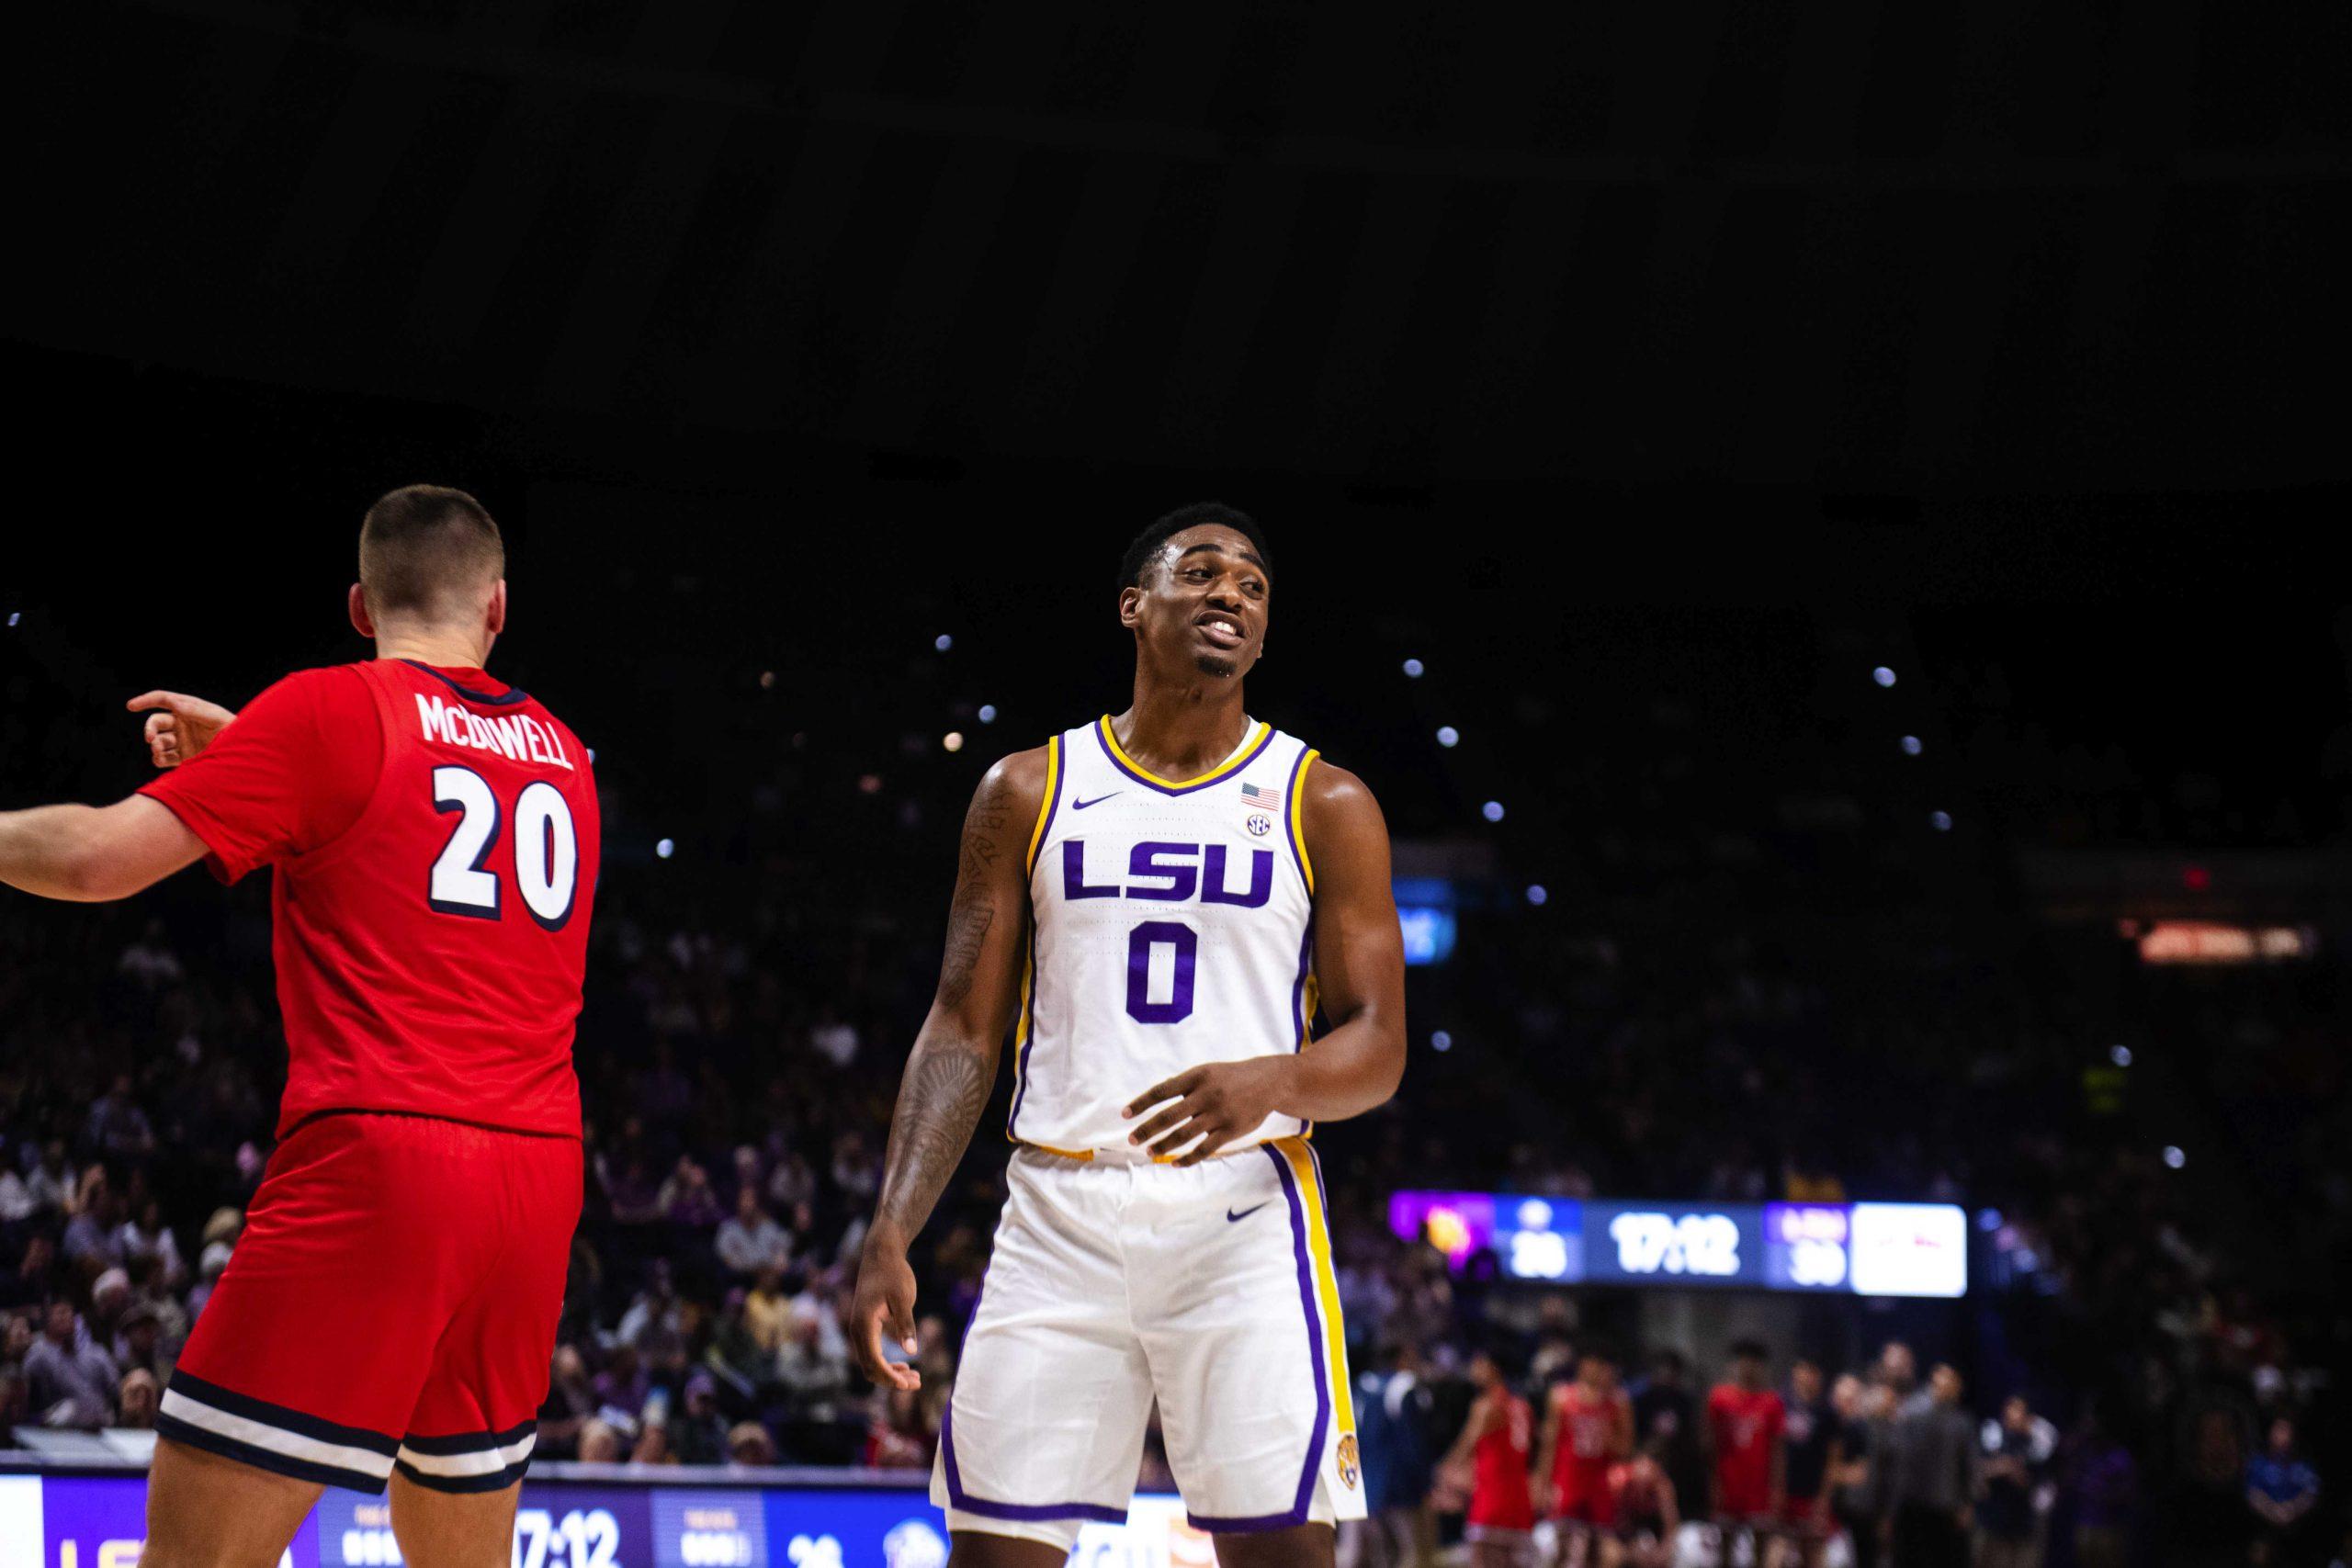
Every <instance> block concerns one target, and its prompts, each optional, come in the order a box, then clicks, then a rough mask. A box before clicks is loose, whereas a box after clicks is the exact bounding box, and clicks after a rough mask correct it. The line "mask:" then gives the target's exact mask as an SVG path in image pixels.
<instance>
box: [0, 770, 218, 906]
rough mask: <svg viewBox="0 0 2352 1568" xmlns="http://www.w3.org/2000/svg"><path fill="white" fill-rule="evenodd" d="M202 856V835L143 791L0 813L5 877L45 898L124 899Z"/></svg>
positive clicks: (0, 878) (1, 876)
mask: <svg viewBox="0 0 2352 1568" xmlns="http://www.w3.org/2000/svg"><path fill="white" fill-rule="evenodd" d="M202 858H204V840H201V839H199V838H198V837H197V836H196V835H195V834H194V833H192V832H190V831H189V830H188V829H187V824H185V823H183V822H182V821H181V820H180V819H179V818H177V817H175V816H174V815H173V814H172V813H171V811H170V810H169V809H168V808H166V807H164V806H162V805H160V804H158V803H157V802H155V801H153V800H150V799H148V798H147V797H146V796H145V795H131V796H130V797H129V798H128V799H125V800H119V801H117V802H115V804H113V805H112V806H103V807H100V806H41V807H34V808H33V809H31V810H29V811H6V812H0V882H5V883H6V884H7V885H8V886H11V887H19V888H22V889H23V890H24V891H26V892H28V893H34V894H38V895H40V897H44V898H62V899H66V900H70V901H72V902H74V903H83V904H96V903H104V902H107V900H109V899H115V898H127V897H130V895H132V894H133V893H136V892H138V891H140V890H141V888H144V887H150V886H153V885H154V884H156V883H158V882H161V881H162V880H163V879H164V878H165V877H166V876H169V875H171V874H172V873H174V872H175V871H178V870H181V869H182V868H184V867H187V866H189V865H193V864H195V863H196V862H198V861H199V860H201V859H202Z"/></svg>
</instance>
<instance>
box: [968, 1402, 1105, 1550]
mask: <svg viewBox="0 0 2352 1568" xmlns="http://www.w3.org/2000/svg"><path fill="white" fill-rule="evenodd" d="M939 1451H940V1455H941V1457H942V1458H943V1459H944V1461H945V1467H946V1471H947V1501H948V1502H949V1504H950V1505H951V1506H955V1507H956V1508H959V1509H961V1510H962V1511H964V1512H965V1513H967V1514H978V1515H979V1516H980V1517H982V1518H988V1519H1100V1520H1101V1521H1103V1523H1104V1524H1110V1525H1123V1524H1125V1523H1126V1522H1127V1511H1126V1510H1125V1508H1114V1507H1111V1506H1108V1505H1107V1504H1103V1503H991V1502H989V1500H988V1499H987V1498H985V1497H975V1496H973V1495H971V1494H970V1493H968V1492H967V1491H965V1490H964V1478H963V1474H962V1472H960V1471H958V1470H957V1469H956V1400H955V1397H954V1396H953V1395H952V1394H951V1395H950V1396H949V1397H948V1401H947V1409H946V1411H945V1413H944V1414H943V1415H942V1416H940V1418H939Z"/></svg>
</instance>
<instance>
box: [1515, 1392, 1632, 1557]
mask: <svg viewBox="0 0 2352 1568" xmlns="http://www.w3.org/2000/svg"><path fill="white" fill-rule="evenodd" d="M1633 1451H1634V1404H1633V1401H1632V1400H1630V1399H1628V1398H1626V1396H1625V1391H1624V1390H1623V1389H1622V1388H1620V1387H1619V1386H1618V1384H1617V1362H1616V1359H1615V1358H1614V1357H1612V1356H1611V1355H1610V1354H1609V1353H1608V1352H1607V1351H1605V1350H1602V1349H1600V1348H1597V1347H1592V1346H1588V1347H1586V1348H1585V1353H1584V1355H1583V1356H1582V1358H1580V1359H1578V1360H1577V1376H1576V1381H1575V1382H1569V1383H1562V1384H1560V1385H1559V1386H1557V1387H1555V1388H1554V1389H1553V1390H1552V1394H1551V1397H1550V1398H1549V1399H1548V1400H1546V1401H1545V1403H1544V1447H1543V1452H1542V1453H1541V1455H1540V1456H1539V1457H1538V1458H1537V1460H1536V1465H1535V1471H1536V1474H1537V1475H1538V1476H1540V1477H1542V1478H1543V1480H1544V1483H1545V1489H1546V1490H1547V1491H1548V1492H1549V1494H1550V1497H1549V1499H1548V1508H1547V1511H1548V1512H1549V1513H1550V1515H1551V1517H1553V1518H1554V1519H1555V1520H1557V1521H1558V1522H1559V1529H1560V1536H1561V1541H1562V1549H1563V1556H1564V1557H1566V1556H1567V1553H1568V1550H1569V1548H1570V1546H1571V1545H1573V1547H1574V1551H1575V1556H1574V1558H1573V1561H1576V1562H1582V1563H1588V1564H1589V1563H1592V1562H1595V1561H1596V1559H1597V1558H1598V1557H1599V1556H1600V1552H1601V1551H1602V1547H1603V1543H1605V1542H1606V1541H1608V1540H1610V1539H1611V1537H1610V1531H1611V1529H1612V1528H1613V1527H1614V1526H1615V1524H1616V1522H1617V1509H1616V1492H1615V1490H1614V1489H1613V1488H1612V1487H1611V1485H1610V1481H1609V1472H1610V1469H1611V1466H1613V1465H1616V1464H1618V1463H1620V1462H1621V1461H1623V1460H1625V1459H1626V1458H1627V1457H1628V1456H1630V1455H1631V1454H1632V1453H1633Z"/></svg>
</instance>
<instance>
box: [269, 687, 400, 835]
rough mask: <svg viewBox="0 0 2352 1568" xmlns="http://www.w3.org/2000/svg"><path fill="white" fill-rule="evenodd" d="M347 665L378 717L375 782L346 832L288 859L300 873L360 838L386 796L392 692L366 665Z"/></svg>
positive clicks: (390, 737)
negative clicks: (360, 831) (378, 803)
mask: <svg viewBox="0 0 2352 1568" xmlns="http://www.w3.org/2000/svg"><path fill="white" fill-rule="evenodd" d="M343 668H344V669H346V670H348V671H351V672H352V674H353V676H354V677H356V679H357V680H358V682H359V687H360V690H362V691H364V692H366V693H367V694H368V708H369V710H370V712H371V713H372V714H373V715H374V716H375V720H376V748H377V750H376V778H375V782H374V783H372V784H369V785H368V801H367V804H366V805H364V806H362V807H360V808H359V815H358V816H356V817H354V818H352V819H351V820H350V822H349V823H347V824H346V825H345V828H344V829H343V831H342V832H340V833H337V834H336V835H335V836H334V838H332V839H329V840H327V841H326V842H325V843H323V844H320V845H317V846H316V847H314V848H311V849H308V850H304V851H303V852H301V853H300V854H299V855H296V856H294V857H293V858H291V859H290V860H288V861H286V862H285V863H284V864H285V868H286V869H287V870H288V871H292V872H298V873H299V872H303V871H307V870H309V869H311V867H312V866H316V865H320V864H323V863H326V862H327V861H329V860H331V859H333V858H334V855H335V854H336V853H337V852H339V851H341V850H342V849H343V848H344V847H345V845H347V844H350V843H352V842H354V841H355V840H357V839H358V837H359V830H360V829H362V828H364V827H366V826H367V825H368V822H369V821H370V820H371V819H372V818H374V817H375V815H376V805H377V802H379V800H381V799H382V798H383V795H384V784H385V781H386V780H387V779H389V778H390V776H391V772H392V770H391V768H390V765H389V764H390V761H391V758H392V701H391V694H390V692H389V691H387V690H385V689H384V688H383V687H381V686H379V684H378V683H377V682H376V680H375V678H374V677H373V676H372V675H370V674H369V673H368V667H367V666H366V665H364V664H346V665H345V666H343Z"/></svg>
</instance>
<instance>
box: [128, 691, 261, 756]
mask: <svg viewBox="0 0 2352 1568" xmlns="http://www.w3.org/2000/svg"><path fill="white" fill-rule="evenodd" d="M126 706H128V707H129V708H130V711H131V712H132V713H143V714H146V715H147V754H148V755H149V756H150V757H152V758H153V759H154V761H155V765H156V766H157V767H159V768H176V767H178V766H179V765H180V764H181V763H182V762H185V761H187V760H188V759H189V758H190V757H193V756H195V755H196V754H197V753H198V752H199V751H201V750H204V749H205V748H206V747H207V746H209V745H211V744H212V738H213V737H214V736H216V735H218V734H220V732H221V731H222V730H223V729H226V728H228V727H229V723H230V721H231V720H232V719H234V718H235V717H236V715H235V714H233V713H231V712H230V711H229V710H228V709H227V708H224V707H222V706H221V705H220V704H219V703H208V702H206V701H205V700H204V699H203V698H202V697H191V696H188V695H187V694H183V693H180V692H141V694H139V695H137V696H135V697H133V698H131V699H130V702H129V703H128V704H126Z"/></svg>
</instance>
